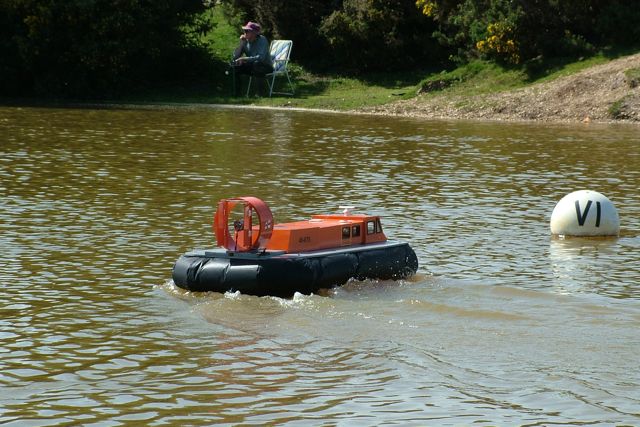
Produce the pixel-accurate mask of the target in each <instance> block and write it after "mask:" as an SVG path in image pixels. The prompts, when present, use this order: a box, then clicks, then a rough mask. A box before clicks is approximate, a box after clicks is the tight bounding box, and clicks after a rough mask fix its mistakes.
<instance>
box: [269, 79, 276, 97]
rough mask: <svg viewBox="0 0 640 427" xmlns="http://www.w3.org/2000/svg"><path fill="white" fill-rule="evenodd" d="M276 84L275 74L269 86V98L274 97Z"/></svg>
mask: <svg viewBox="0 0 640 427" xmlns="http://www.w3.org/2000/svg"><path fill="white" fill-rule="evenodd" d="M268 82H269V80H268V79H267V83H268ZM275 84H276V75H275V74H274V75H273V77H271V84H270V85H269V98H271V95H273V87H274V85H275Z"/></svg>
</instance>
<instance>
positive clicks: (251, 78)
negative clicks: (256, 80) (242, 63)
mask: <svg viewBox="0 0 640 427" xmlns="http://www.w3.org/2000/svg"><path fill="white" fill-rule="evenodd" d="M252 80H253V76H251V75H250V76H249V84H248V85H247V93H246V95H245V98H248V97H249V91H250V90H251V81H252Z"/></svg>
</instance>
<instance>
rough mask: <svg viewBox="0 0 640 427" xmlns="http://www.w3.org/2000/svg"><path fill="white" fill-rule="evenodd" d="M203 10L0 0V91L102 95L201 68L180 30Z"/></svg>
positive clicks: (193, 2)
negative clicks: (196, 65) (197, 65)
mask: <svg viewBox="0 0 640 427" xmlns="http://www.w3.org/2000/svg"><path fill="white" fill-rule="evenodd" d="M203 8H204V5H203V4H202V2H201V0H155V1H150V0H0V17H1V18H0V28H1V29H0V34H1V36H2V37H1V39H0V40H1V41H0V58H2V59H1V61H2V62H0V91H1V92H2V93H4V94H9V95H25V94H35V95H48V96H73V97H104V96H111V95H114V94H117V93H118V92H121V91H124V90H130V89H132V88H136V87H140V85H143V84H146V85H148V84H153V83H154V82H158V81H166V80H168V79H169V80H171V79H175V78H176V76H180V74H179V73H184V72H185V71H187V72H188V71H189V70H194V66H193V64H197V63H200V64H203V62H202V58H204V57H198V46H197V44H196V40H197V39H196V38H195V37H189V33H188V32H185V31H184V28H185V26H187V25H191V26H194V25H195V24H196V17H197V13H198V12H201V11H202V10H203ZM189 64H191V65H190V66H189ZM195 68H197V67H195Z"/></svg>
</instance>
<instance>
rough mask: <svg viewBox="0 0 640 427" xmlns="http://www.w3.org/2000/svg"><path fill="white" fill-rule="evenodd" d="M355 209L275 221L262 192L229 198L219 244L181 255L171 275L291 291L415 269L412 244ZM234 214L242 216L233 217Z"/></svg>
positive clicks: (210, 286) (221, 206)
mask: <svg viewBox="0 0 640 427" xmlns="http://www.w3.org/2000/svg"><path fill="white" fill-rule="evenodd" d="M349 209H352V208H349V207H347V208H346V209H345V210H344V212H343V213H342V214H332V215H313V216H312V217H311V219H309V220H306V221H295V222H289V223H282V224H274V222H273V216H272V214H271V210H270V209H269V208H268V206H267V205H266V204H265V203H264V202H263V201H262V200H260V199H258V198H255V197H238V198H231V199H223V200H221V201H220V202H219V203H218V210H217V212H216V215H215V217H214V222H213V229H214V232H215V234H216V238H217V241H218V245H219V247H218V248H213V249H202V250H194V251H191V252H187V253H186V254H184V255H182V256H181V257H180V258H179V259H178V260H177V261H176V263H175V265H174V267H173V281H174V283H175V284H176V285H177V286H179V287H181V288H184V289H188V290H191V291H215V292H235V291H240V292H241V293H245V294H250V295H259V296H263V295H273V296H285V297H286V296H291V295H293V294H294V293H296V292H299V293H303V294H311V293H316V292H318V290H319V289H323V288H332V287H335V286H340V285H343V284H344V283H346V282H347V281H348V280H349V279H351V278H354V279H358V280H363V279H383V280H386V279H404V278H407V277H409V276H412V275H413V274H415V272H416V271H417V269H418V259H417V257H416V254H415V252H414V251H413V249H412V248H411V247H410V246H409V244H407V243H404V242H398V241H390V240H387V237H386V236H385V234H384V233H383V231H382V225H381V222H380V218H379V217H377V216H372V215H363V214H352V213H351V212H350V210H349ZM232 215H233V216H235V217H237V219H236V220H235V221H233V222H232V221H230V217H231V216H232Z"/></svg>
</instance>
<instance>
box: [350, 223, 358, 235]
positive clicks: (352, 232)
mask: <svg viewBox="0 0 640 427" xmlns="http://www.w3.org/2000/svg"><path fill="white" fill-rule="evenodd" d="M351 235H352V236H353V237H358V236H360V226H359V225H354V226H353V227H351Z"/></svg>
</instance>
